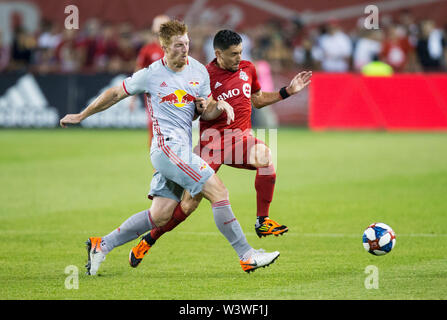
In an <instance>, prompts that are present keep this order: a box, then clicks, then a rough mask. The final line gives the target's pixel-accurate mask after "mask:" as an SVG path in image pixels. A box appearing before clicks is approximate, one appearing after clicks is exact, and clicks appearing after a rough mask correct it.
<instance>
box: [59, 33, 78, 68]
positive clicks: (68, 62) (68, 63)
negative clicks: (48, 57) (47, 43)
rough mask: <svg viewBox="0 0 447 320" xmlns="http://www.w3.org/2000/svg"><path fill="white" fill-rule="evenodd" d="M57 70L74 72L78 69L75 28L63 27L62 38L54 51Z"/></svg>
mask: <svg viewBox="0 0 447 320" xmlns="http://www.w3.org/2000/svg"><path fill="white" fill-rule="evenodd" d="M55 55H56V61H57V65H58V67H57V69H58V71H59V72H64V73H66V72H76V71H79V69H80V62H79V55H78V51H77V46H76V30H75V29H64V32H63V33H62V40H61V42H60V43H59V45H58V46H57V47H56V51H55Z"/></svg>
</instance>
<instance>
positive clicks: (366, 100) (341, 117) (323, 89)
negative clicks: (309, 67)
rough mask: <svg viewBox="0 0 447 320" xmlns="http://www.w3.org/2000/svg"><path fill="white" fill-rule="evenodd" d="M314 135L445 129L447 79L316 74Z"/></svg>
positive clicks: (439, 76) (312, 97)
mask: <svg viewBox="0 0 447 320" xmlns="http://www.w3.org/2000/svg"><path fill="white" fill-rule="evenodd" d="M309 108H310V110H309V127H310V128H311V129H313V130H330V129H341V130H343V129H351V130H371V129H373V130H374V129H383V130H447V75H446V74H398V75H394V76H392V77H365V76H361V75H357V74H328V73H314V74H313V76H312V84H311V86H310V96H309Z"/></svg>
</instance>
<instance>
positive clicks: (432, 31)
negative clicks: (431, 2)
mask: <svg viewBox="0 0 447 320" xmlns="http://www.w3.org/2000/svg"><path fill="white" fill-rule="evenodd" d="M416 51H417V53H418V58H419V63H420V64H421V66H422V69H423V70H424V71H444V70H446V69H445V62H446V55H447V53H446V38H445V35H444V34H443V33H442V31H441V30H439V29H436V26H435V23H434V22H433V21H432V20H424V21H422V23H421V34H420V37H419V39H418V42H417V45H416Z"/></svg>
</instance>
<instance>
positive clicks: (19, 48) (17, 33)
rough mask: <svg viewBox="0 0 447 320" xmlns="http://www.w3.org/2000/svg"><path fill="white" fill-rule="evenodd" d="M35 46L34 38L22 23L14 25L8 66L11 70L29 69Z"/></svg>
mask: <svg viewBox="0 0 447 320" xmlns="http://www.w3.org/2000/svg"><path fill="white" fill-rule="evenodd" d="M36 48H37V42H36V39H35V38H34V37H33V36H32V35H31V34H29V33H28V32H27V31H26V30H25V29H24V28H23V27H22V25H17V26H15V27H14V34H13V39H12V47H11V61H10V68H11V69H12V70H24V71H26V70H29V67H30V66H31V62H32V57H33V52H34V51H35V50H36Z"/></svg>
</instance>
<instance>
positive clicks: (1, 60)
mask: <svg viewBox="0 0 447 320" xmlns="http://www.w3.org/2000/svg"><path fill="white" fill-rule="evenodd" d="M9 52H10V48H9V46H7V45H6V44H5V43H4V42H3V32H2V30H1V29H0V72H2V71H6V70H7V68H8V65H9V59H10V53H9Z"/></svg>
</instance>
